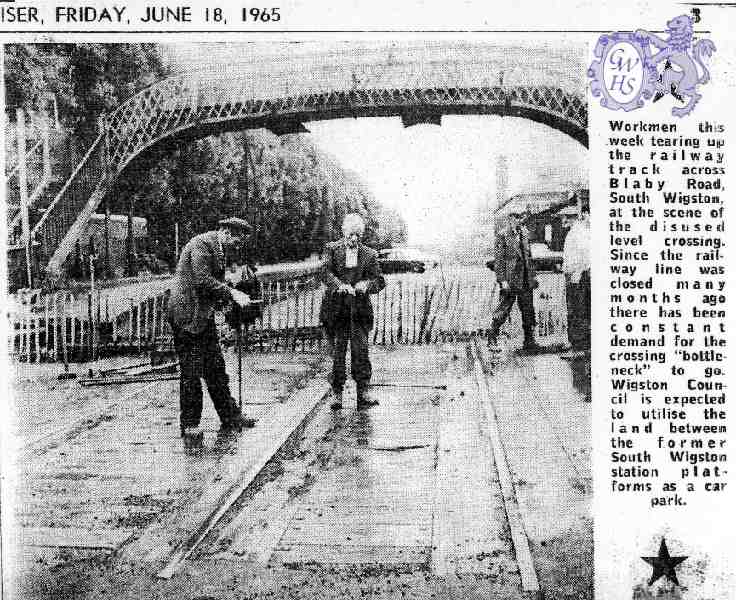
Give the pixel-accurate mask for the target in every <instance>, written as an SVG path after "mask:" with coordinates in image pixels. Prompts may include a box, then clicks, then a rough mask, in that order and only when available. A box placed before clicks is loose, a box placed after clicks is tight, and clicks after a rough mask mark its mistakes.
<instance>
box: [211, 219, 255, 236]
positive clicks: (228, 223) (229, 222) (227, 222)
mask: <svg viewBox="0 0 736 600" xmlns="http://www.w3.org/2000/svg"><path fill="white" fill-rule="evenodd" d="M217 224H218V225H219V226H220V227H226V228H228V229H234V230H238V231H242V232H243V233H248V232H250V231H251V229H253V228H252V227H251V226H250V223H248V221H246V220H245V219H239V218H238V217H228V218H227V219H220V220H219V221H218V222H217Z"/></svg>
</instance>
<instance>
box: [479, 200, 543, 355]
mask: <svg viewBox="0 0 736 600" xmlns="http://www.w3.org/2000/svg"><path fill="white" fill-rule="evenodd" d="M523 214H524V213H523V212H522V211H521V210H520V209H512V212H511V213H509V215H508V224H507V226H506V227H505V228H504V229H502V230H501V231H500V232H499V233H498V235H497V236H496V248H495V256H494V271H495V272H496V279H497V280H498V285H499V289H500V293H499V298H498V305H497V306H496V309H495V310H494V311H493V321H492V323H491V330H490V332H489V334H488V344H489V345H490V346H495V345H497V338H498V331H499V329H501V325H503V324H504V322H505V321H506V319H508V317H509V314H510V313H511V309H512V308H513V306H514V302H518V304H519V311H520V312H521V325H522V328H523V330H524V350H525V351H535V350H538V349H539V346H538V345H537V343H536V341H535V340H534V327H535V326H536V324H537V322H536V318H535V316H534V288H536V287H537V281H536V277H535V273H534V266H533V265H532V257H531V250H530V249H529V232H528V231H527V229H526V227H524V225H522V222H521V219H522V216H523Z"/></svg>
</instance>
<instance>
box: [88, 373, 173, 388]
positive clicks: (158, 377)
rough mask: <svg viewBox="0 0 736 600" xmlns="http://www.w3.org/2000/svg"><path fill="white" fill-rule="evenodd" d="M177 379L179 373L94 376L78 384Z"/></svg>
mask: <svg viewBox="0 0 736 600" xmlns="http://www.w3.org/2000/svg"><path fill="white" fill-rule="evenodd" d="M174 379H179V375H178V374H177V375H168V374H166V375H145V376H141V377H135V376H130V377H94V378H92V379H80V380H79V385H82V386H84V387H96V386H102V385H124V384H126V383H146V382H149V381H173V380H174Z"/></svg>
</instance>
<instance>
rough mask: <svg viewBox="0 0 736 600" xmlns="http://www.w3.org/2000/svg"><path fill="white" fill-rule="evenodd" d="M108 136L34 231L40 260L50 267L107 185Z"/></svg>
mask: <svg viewBox="0 0 736 600" xmlns="http://www.w3.org/2000/svg"><path fill="white" fill-rule="evenodd" d="M104 152H105V144H104V136H103V135H99V136H98V137H97V139H95V141H94V142H93V143H92V145H91V146H90V148H89V150H88V151H87V153H86V154H85V155H84V157H83V158H82V160H81V162H80V163H79V165H77V167H76V168H75V169H74V171H73V172H72V174H71V176H70V177H69V179H68V180H67V182H66V183H65V184H64V186H63V187H62V188H61V190H59V193H58V194H57V195H56V197H55V198H54V200H53V201H52V202H51V204H50V205H49V207H48V208H47V209H46V212H45V213H44V214H43V216H42V217H41V219H40V220H39V221H38V223H36V225H35V227H34V228H33V230H32V231H31V239H32V240H33V241H34V243H35V244H37V246H36V248H35V252H36V253H37V254H36V259H37V260H38V261H39V262H40V264H46V263H47V262H48V259H49V258H50V257H51V255H52V254H53V252H54V250H56V248H57V247H58V246H59V244H60V243H61V241H62V240H63V239H64V236H65V235H66V233H67V232H68V231H69V229H70V228H71V226H72V224H73V223H74V222H75V221H76V220H77V218H78V217H79V215H80V213H81V211H82V209H83V208H84V207H85V206H86V204H87V203H88V202H89V200H90V198H91V197H92V195H93V193H94V192H95V191H96V190H97V189H98V187H99V186H100V185H101V184H102V183H103V179H104V177H105V174H106V170H105V163H104V159H105V155H104Z"/></svg>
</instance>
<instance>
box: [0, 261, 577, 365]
mask: <svg viewBox="0 0 736 600" xmlns="http://www.w3.org/2000/svg"><path fill="white" fill-rule="evenodd" d="M386 280H387V285H386V287H385V288H384V289H383V290H382V291H381V292H380V293H378V294H376V295H374V296H372V302H373V308H374V315H375V320H374V327H373V330H372V331H371V333H370V338H369V340H370V342H371V343H372V344H375V345H384V346H388V345H392V344H432V343H443V342H452V341H462V340H465V339H469V338H471V337H473V336H478V335H481V336H482V335H485V334H486V333H487V331H488V329H489V328H490V325H491V319H492V314H493V308H494V306H495V304H496V302H497V299H498V290H497V286H496V285H495V282H494V281H492V280H491V279H490V278H480V279H474V278H472V277H469V278H463V277H453V278H451V279H448V280H445V279H444V277H443V278H442V280H438V279H436V278H435V279H434V280H431V279H427V278H423V277H422V276H421V275H408V274H407V275H405V276H387V277H386ZM261 285H262V297H263V314H262V317H261V318H260V319H258V320H257V321H256V322H255V323H254V324H253V325H251V326H250V327H249V328H248V329H247V331H246V332H245V336H244V342H245V348H246V349H247V350H249V351H253V352H303V351H307V352H308V351H319V350H320V349H322V348H323V347H325V346H326V340H325V339H324V336H323V331H322V328H321V326H320V322H319V309H320V304H321V300H322V295H323V294H324V287H323V286H322V285H321V283H320V282H319V279H318V277H317V275H316V274H312V275H309V276H303V277H298V278H295V279H293V280H284V279H276V280H273V281H266V282H263V283H262V284H261ZM564 290H565V287H564V278H563V277H562V275H560V274H546V276H543V277H542V281H541V282H540V287H539V289H538V290H537V291H536V292H535V309H536V313H537V314H536V317H537V336H538V337H539V339H540V340H541V341H542V342H545V343H564V342H565V341H566V328H567V326H566V321H567V319H566V308H565V291H564ZM168 298H169V289H168V288H167V286H163V287H162V289H159V290H155V291H153V292H146V291H145V290H143V291H141V292H140V293H138V294H137V295H136V296H135V297H129V298H121V297H120V296H119V295H118V297H114V296H113V295H112V294H110V292H109V291H108V290H98V291H97V292H96V293H95V294H91V293H82V294H76V295H75V294H72V293H71V292H57V293H55V294H50V295H42V294H41V293H40V292H37V291H36V292H28V291H24V292H19V293H18V294H16V297H15V302H14V305H13V306H12V307H11V309H10V311H9V320H10V327H11V335H10V340H9V342H10V353H11V355H12V356H13V357H14V358H15V359H16V360H19V361H27V362H43V361H62V360H68V361H83V360H91V359H96V358H99V357H103V356H111V355H119V354H142V353H145V352H150V351H153V350H169V349H171V348H172V336H171V329H170V327H169V325H168V322H167V320H166V308H167V303H168ZM216 322H217V323H218V326H219V328H220V331H221V337H222V339H223V342H224V343H226V344H228V343H232V342H234V335H233V333H232V332H230V331H229V328H228V327H227V325H225V320H224V317H223V315H221V314H220V315H216ZM504 328H505V329H506V331H507V332H509V334H510V335H514V336H515V335H519V333H520V329H521V326H520V318H519V315H518V311H517V309H514V311H513V312H512V315H511V318H510V320H509V321H508V322H507V323H506V325H505V326H504Z"/></svg>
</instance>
